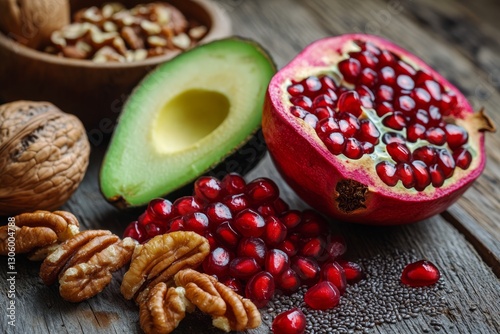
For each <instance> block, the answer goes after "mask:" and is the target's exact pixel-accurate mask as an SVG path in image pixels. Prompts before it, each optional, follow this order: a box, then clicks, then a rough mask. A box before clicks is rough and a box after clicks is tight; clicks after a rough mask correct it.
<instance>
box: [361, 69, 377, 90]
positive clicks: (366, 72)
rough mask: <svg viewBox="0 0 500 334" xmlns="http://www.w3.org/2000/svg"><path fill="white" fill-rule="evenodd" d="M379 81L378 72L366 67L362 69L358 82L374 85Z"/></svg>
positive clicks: (369, 85) (368, 85)
mask: <svg viewBox="0 0 500 334" xmlns="http://www.w3.org/2000/svg"><path fill="white" fill-rule="evenodd" d="M377 81H378V74H377V72H375V71H374V70H373V69H371V68H369V67H366V68H364V69H363V70H362V71H361V75H360V77H359V79H358V83H359V84H361V85H365V86H367V87H374V86H375V85H376V84H377Z"/></svg>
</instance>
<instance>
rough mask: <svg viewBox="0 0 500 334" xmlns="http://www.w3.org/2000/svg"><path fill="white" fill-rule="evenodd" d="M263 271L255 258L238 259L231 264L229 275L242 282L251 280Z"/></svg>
mask: <svg viewBox="0 0 500 334" xmlns="http://www.w3.org/2000/svg"><path fill="white" fill-rule="evenodd" d="M261 270H262V268H261V267H260V266H259V264H258V263H257V261H256V260H255V259H254V258H253V257H248V256H246V257H237V258H234V259H232V260H231V262H230V263H229V275H231V277H235V278H239V279H242V280H247V279H249V278H250V277H252V276H253V275H255V274H257V273H258V272H260V271H261Z"/></svg>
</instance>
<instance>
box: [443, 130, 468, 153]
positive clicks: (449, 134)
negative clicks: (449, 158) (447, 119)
mask: <svg viewBox="0 0 500 334" xmlns="http://www.w3.org/2000/svg"><path fill="white" fill-rule="evenodd" d="M444 131H445V132H446V140H447V142H448V146H450V148H451V149H452V150H454V149H456V148H458V147H460V146H462V145H463V144H465V143H467V140H468V139H469V134H468V133H467V131H465V129H464V128H463V127H461V126H459V125H455V124H446V126H445V127H444Z"/></svg>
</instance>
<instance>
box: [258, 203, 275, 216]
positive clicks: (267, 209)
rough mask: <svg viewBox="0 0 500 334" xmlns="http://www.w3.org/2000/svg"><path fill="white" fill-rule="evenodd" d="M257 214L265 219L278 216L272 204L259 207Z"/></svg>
mask: <svg viewBox="0 0 500 334" xmlns="http://www.w3.org/2000/svg"><path fill="white" fill-rule="evenodd" d="M257 212H258V213H259V214H260V215H261V216H262V217H264V218H265V217H268V216H274V215H276V210H274V206H272V205H271V204H263V205H261V206H259V207H258V208H257Z"/></svg>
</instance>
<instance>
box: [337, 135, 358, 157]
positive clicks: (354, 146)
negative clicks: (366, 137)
mask: <svg viewBox="0 0 500 334" xmlns="http://www.w3.org/2000/svg"><path fill="white" fill-rule="evenodd" d="M342 153H344V155H345V156H346V157H348V158H349V159H359V158H361V157H362V156H363V146H362V145H361V143H360V142H359V141H358V140H357V139H356V138H347V140H346V143H345V148H344V151H343V152H342Z"/></svg>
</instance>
